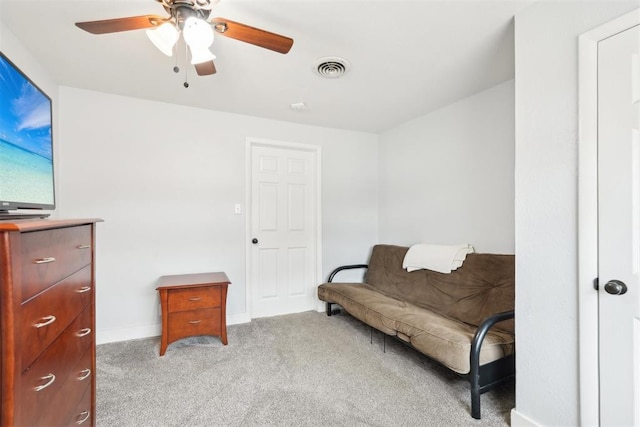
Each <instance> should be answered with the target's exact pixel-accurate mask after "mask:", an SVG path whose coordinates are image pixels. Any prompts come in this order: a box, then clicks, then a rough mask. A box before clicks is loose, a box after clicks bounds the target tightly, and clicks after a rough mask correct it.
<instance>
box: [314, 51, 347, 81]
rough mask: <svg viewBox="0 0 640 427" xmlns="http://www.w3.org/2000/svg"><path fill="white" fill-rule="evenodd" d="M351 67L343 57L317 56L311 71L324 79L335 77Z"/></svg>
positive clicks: (342, 74) (340, 75) (343, 73)
mask: <svg viewBox="0 0 640 427" xmlns="http://www.w3.org/2000/svg"><path fill="white" fill-rule="evenodd" d="M350 69H351V64H350V63H349V61H347V60H346V59H344V58H339V57H337V56H326V57H324V58H318V59H317V60H316V61H315V63H314V64H313V71H314V72H315V73H316V74H317V75H319V76H320V77H324V78H325V79H337V78H338V77H342V76H344V75H345V74H346V73H347V72H348V71H349V70H350Z"/></svg>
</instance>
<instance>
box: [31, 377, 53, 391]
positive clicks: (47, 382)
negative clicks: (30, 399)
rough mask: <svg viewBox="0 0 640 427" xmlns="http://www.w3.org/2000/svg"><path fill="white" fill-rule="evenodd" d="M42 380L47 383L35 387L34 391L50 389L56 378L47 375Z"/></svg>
mask: <svg viewBox="0 0 640 427" xmlns="http://www.w3.org/2000/svg"><path fill="white" fill-rule="evenodd" d="M40 379H41V380H43V381H46V383H45V384H42V385H39V386H36V387H34V388H33V389H34V390H35V391H41V390H44V389H45V388H47V387H49V386H50V385H51V384H53V382H54V381H55V380H56V376H55V375H53V374H49V375H45V376H44V377H42V378H40Z"/></svg>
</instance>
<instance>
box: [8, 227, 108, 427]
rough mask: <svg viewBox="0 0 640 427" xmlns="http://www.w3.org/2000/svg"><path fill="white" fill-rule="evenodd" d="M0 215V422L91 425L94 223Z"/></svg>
mask: <svg viewBox="0 0 640 427" xmlns="http://www.w3.org/2000/svg"><path fill="white" fill-rule="evenodd" d="M98 221H100V220H98V219H86V220H17V221H14V222H8V221H0V334H1V335H2V336H1V340H0V342H1V344H0V357H1V360H0V397H1V400H0V401H1V402H2V407H1V412H0V425H1V426H2V427H5V426H69V425H75V426H78V425H81V426H91V425H95V417H94V413H95V390H96V387H95V367H96V363H95V333H94V332H95V304H94V302H95V290H94V289H95V286H94V285H95V267H94V258H95V249H94V248H95V223H96V222H98Z"/></svg>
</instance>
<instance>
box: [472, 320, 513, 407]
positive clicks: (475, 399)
mask: <svg viewBox="0 0 640 427" xmlns="http://www.w3.org/2000/svg"><path fill="white" fill-rule="evenodd" d="M514 317H515V311H514V310H510V311H505V312H503V313H498V314H494V315H493V316H489V317H487V318H486V319H484V321H483V322H482V323H481V324H480V326H478V330H477V331H476V334H475V335H474V337H473V341H471V355H470V364H471V371H470V372H469V376H470V377H469V382H470V384H471V416H472V417H473V418H475V419H480V394H481V393H483V392H484V391H485V390H486V389H487V388H488V387H490V386H493V385H494V384H498V383H499V382H500V380H501V378H498V377H496V378H489V379H488V380H486V381H485V380H483V381H482V382H481V378H480V348H481V347H482V342H483V341H484V338H485V336H486V335H487V333H488V332H489V329H491V328H492V327H493V325H495V324H496V323H498V322H502V321H503V320H507V319H513V318H514ZM511 357H513V356H511ZM492 363H496V362H492ZM512 363H513V362H512ZM512 370H513V368H512ZM484 382H488V383H487V384H483V383H484Z"/></svg>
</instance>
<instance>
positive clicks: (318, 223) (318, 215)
mask: <svg viewBox="0 0 640 427" xmlns="http://www.w3.org/2000/svg"><path fill="white" fill-rule="evenodd" d="M256 146H260V147H270V148H282V149H287V150H297V151H306V152H310V153H312V154H313V155H314V160H315V169H316V171H315V172H316V175H315V181H316V197H315V200H314V202H315V205H316V210H315V227H314V228H315V233H314V236H315V243H316V244H315V251H316V256H315V261H314V263H315V265H314V266H313V270H314V274H313V276H314V277H315V281H316V283H321V281H322V150H321V147H320V146H318V145H312V144H303V143H298V142H286V141H276V140H271V139H264V138H254V137H247V139H246V149H245V165H246V167H245V171H246V174H245V175H246V177H245V179H246V185H245V204H244V205H245V226H244V227H245V236H244V239H245V283H246V287H245V307H246V312H247V314H248V315H249V319H253V313H252V307H251V296H252V292H253V283H252V280H251V277H252V275H251V266H252V265H253V264H252V256H251V253H252V252H251V249H252V243H251V242H250V241H249V239H250V238H251V234H252V214H253V206H252V203H251V194H252V187H251V185H252V171H253V168H252V149H253V147H256ZM314 300H315V306H316V310H318V311H320V310H321V308H320V307H321V306H320V300H319V299H318V296H317V295H315V296H314Z"/></svg>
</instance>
